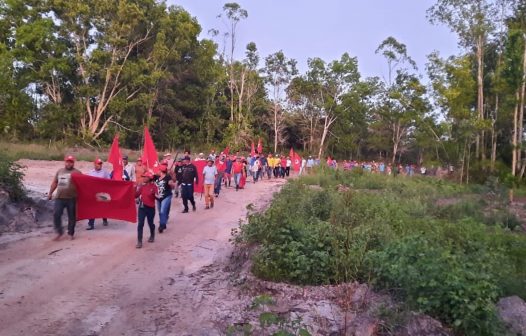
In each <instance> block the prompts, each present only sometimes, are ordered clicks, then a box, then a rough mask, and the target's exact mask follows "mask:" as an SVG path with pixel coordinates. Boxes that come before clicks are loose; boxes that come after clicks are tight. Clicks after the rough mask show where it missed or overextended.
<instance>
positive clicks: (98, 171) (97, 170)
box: [86, 159, 110, 230]
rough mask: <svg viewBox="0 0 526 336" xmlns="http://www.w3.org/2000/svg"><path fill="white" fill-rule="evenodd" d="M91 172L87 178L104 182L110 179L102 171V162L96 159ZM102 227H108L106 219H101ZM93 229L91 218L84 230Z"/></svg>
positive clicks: (93, 223)
mask: <svg viewBox="0 0 526 336" xmlns="http://www.w3.org/2000/svg"><path fill="white" fill-rule="evenodd" d="M93 166H94V167H93V170H92V171H90V172H89V173H88V175H89V176H93V177H98V178H103V179H106V180H109V179H110V173H108V172H107V171H106V170H105V169H102V160H101V159H96V160H95V162H93ZM102 225H104V226H108V219H107V218H103V219H102ZM93 229H95V219H94V218H92V219H90V220H88V227H87V228H86V230H93Z"/></svg>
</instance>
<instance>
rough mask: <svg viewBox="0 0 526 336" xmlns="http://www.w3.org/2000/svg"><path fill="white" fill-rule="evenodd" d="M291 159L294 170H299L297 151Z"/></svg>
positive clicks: (299, 157) (299, 162) (299, 163)
mask: <svg viewBox="0 0 526 336" xmlns="http://www.w3.org/2000/svg"><path fill="white" fill-rule="evenodd" d="M291 160H292V169H293V170H294V171H300V167H301V156H300V155H299V154H298V153H294V158H291Z"/></svg>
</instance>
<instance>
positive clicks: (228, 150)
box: [223, 146, 230, 155]
mask: <svg viewBox="0 0 526 336" xmlns="http://www.w3.org/2000/svg"><path fill="white" fill-rule="evenodd" d="M228 153H230V148H229V147H228V146H226V148H225V150H224V151H223V154H225V155H228Z"/></svg>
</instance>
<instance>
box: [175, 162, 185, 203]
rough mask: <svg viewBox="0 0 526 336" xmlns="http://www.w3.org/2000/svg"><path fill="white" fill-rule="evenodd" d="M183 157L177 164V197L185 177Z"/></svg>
mask: <svg viewBox="0 0 526 336" xmlns="http://www.w3.org/2000/svg"><path fill="white" fill-rule="evenodd" d="M183 167H184V166H183V159H179V161H177V163H176V164H175V169H174V172H175V180H176V181H177V187H176V188H174V193H175V197H179V191H180V189H181V179H182V178H183Z"/></svg>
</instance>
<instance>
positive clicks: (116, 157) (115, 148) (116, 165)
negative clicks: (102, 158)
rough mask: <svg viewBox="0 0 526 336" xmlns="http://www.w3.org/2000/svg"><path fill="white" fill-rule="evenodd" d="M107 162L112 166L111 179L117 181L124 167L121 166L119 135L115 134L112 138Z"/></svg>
mask: <svg viewBox="0 0 526 336" xmlns="http://www.w3.org/2000/svg"><path fill="white" fill-rule="evenodd" d="M108 162H109V163H111V165H112V166H113V174H112V179H113V180H117V181H122V173H123V170H124V167H123V166H122V155H121V150H120V149H119V136H118V135H116V136H115V137H114V138H113V143H112V144H111V149H110V156H109V157H108Z"/></svg>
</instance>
